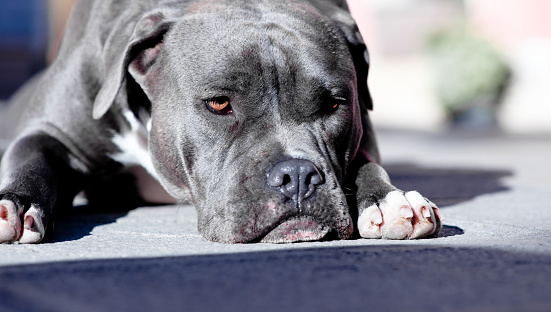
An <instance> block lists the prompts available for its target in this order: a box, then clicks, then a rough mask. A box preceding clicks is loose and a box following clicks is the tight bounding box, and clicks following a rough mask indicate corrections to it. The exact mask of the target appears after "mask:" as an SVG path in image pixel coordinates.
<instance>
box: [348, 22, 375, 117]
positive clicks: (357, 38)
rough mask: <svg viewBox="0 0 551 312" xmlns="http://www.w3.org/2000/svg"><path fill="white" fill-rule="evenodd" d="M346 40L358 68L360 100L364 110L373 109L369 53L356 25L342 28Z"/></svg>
mask: <svg viewBox="0 0 551 312" xmlns="http://www.w3.org/2000/svg"><path fill="white" fill-rule="evenodd" d="M342 30H343V32H344V34H345V37H346V40H347V41H348V48H349V49H350V53H351V54H352V58H353V60H354V67H355V68H356V79H357V84H358V98H359V100H360V105H361V106H362V109H369V110H372V109H373V101H372V100H371V93H370V92H369V88H368V86H367V74H368V72H369V52H368V51H367V47H366V45H365V43H364V41H363V39H362V34H361V33H360V30H359V29H358V26H357V25H356V23H353V25H346V26H344V27H343V28H342Z"/></svg>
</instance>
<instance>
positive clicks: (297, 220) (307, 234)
mask: <svg viewBox="0 0 551 312" xmlns="http://www.w3.org/2000/svg"><path fill="white" fill-rule="evenodd" d="M329 230H330V229H329V227H328V226H324V225H321V224H319V223H318V222H317V221H316V220H314V218H312V217H308V216H299V217H292V218H290V219H287V220H285V221H283V222H282V223H280V224H279V225H278V226H276V227H275V228H274V229H273V230H271V231H270V232H269V233H268V234H266V235H265V236H264V237H263V238H262V239H261V240H260V242H262V243H294V242H304V241H317V240H320V239H322V238H323V237H325V235H327V233H328V232H329Z"/></svg>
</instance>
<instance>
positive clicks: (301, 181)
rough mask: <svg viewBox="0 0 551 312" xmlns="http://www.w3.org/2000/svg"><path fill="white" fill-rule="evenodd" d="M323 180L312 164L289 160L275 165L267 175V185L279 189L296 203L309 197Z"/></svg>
mask: <svg viewBox="0 0 551 312" xmlns="http://www.w3.org/2000/svg"><path fill="white" fill-rule="evenodd" d="M322 183H323V178H322V176H321V175H320V173H319V171H318V169H317V168H316V166H314V164H313V163H311V162H309V161H307V160H302V159H291V160H287V161H284V162H280V163H279V164H277V165H275V166H274V167H273V168H272V170H270V173H268V185H270V186H272V187H279V189H280V190H281V192H282V193H283V194H284V195H285V196H287V197H288V198H290V199H292V200H293V201H295V202H296V203H300V202H301V201H302V200H303V199H306V198H308V197H310V196H311V195H312V194H313V193H314V191H315V190H316V185H319V184H322Z"/></svg>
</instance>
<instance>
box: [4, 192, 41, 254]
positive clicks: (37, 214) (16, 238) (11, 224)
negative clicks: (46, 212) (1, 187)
mask: <svg viewBox="0 0 551 312" xmlns="http://www.w3.org/2000/svg"><path fill="white" fill-rule="evenodd" d="M42 219H43V218H42V213H41V210H40V209H37V207H35V206H34V205H31V206H30V207H29V208H28V209H25V207H23V206H22V205H20V204H18V203H16V202H14V201H12V200H8V199H2V200H0V243H15V242H19V243H21V244H30V243H38V242H40V241H41V240H42V239H43V238H44V234H45V232H46V231H45V228H44V225H43V220H42Z"/></svg>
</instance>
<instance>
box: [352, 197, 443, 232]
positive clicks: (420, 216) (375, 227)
mask: <svg viewBox="0 0 551 312" xmlns="http://www.w3.org/2000/svg"><path fill="white" fill-rule="evenodd" d="M374 216H378V217H379V218H380V220H381V221H382V222H380V221H379V219H377V221H379V222H378V223H375V222H373V220H374V218H375V217H374ZM440 228H441V217H440V212H439V211H438V208H437V207H436V205H434V204H433V203H431V202H430V201H428V200H426V199H425V198H424V197H423V196H421V194H419V193H418V192H415V191H414V192H407V193H405V194H404V193H402V192H401V191H392V192H390V193H388V194H387V196H386V197H385V198H384V199H383V200H382V201H381V203H380V204H379V206H378V207H377V206H376V205H373V206H370V207H369V208H367V209H366V210H364V211H363V212H362V213H361V215H360V217H359V218H358V230H359V233H360V235H361V236H362V237H364V238H387V239H415V238H423V237H427V236H430V235H434V234H436V233H438V231H439V230H440Z"/></svg>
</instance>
